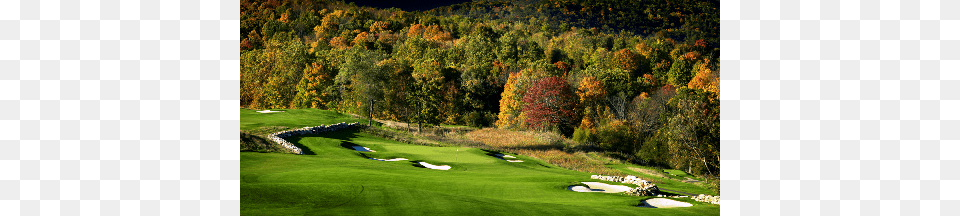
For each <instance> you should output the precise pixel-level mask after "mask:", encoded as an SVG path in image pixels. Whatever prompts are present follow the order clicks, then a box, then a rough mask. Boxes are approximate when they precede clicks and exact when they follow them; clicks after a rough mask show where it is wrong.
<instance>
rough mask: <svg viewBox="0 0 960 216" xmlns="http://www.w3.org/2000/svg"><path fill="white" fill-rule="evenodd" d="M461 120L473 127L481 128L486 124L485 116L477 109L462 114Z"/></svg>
mask: <svg viewBox="0 0 960 216" xmlns="http://www.w3.org/2000/svg"><path fill="white" fill-rule="evenodd" d="M463 121H464V122H465V123H466V124H467V126H470V127H475V128H483V126H486V125H487V118H486V116H485V115H484V114H483V113H481V112H478V111H473V112H470V113H467V114H466V115H464V116H463Z"/></svg>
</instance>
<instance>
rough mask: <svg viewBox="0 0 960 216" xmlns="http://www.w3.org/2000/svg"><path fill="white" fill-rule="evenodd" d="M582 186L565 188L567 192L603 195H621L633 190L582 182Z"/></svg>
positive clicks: (618, 186) (619, 186)
mask: <svg viewBox="0 0 960 216" xmlns="http://www.w3.org/2000/svg"><path fill="white" fill-rule="evenodd" d="M583 184H585V185H587V187H584V186H570V187H567V190H571V191H576V192H603V193H621V192H626V191H629V190H630V189H633V188H631V187H628V186H623V185H609V184H604V183H600V182H584V183H583Z"/></svg>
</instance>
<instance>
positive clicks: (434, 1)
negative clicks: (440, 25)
mask: <svg viewBox="0 0 960 216" xmlns="http://www.w3.org/2000/svg"><path fill="white" fill-rule="evenodd" d="M344 2H347V3H350V2H353V3H354V4H356V5H357V6H367V7H376V8H391V7H395V8H399V9H401V10H405V11H418V10H430V9H433V8H436V7H440V6H447V5H452V4H459V3H463V2H470V0H454V1H447V0H360V1H350V0H344Z"/></svg>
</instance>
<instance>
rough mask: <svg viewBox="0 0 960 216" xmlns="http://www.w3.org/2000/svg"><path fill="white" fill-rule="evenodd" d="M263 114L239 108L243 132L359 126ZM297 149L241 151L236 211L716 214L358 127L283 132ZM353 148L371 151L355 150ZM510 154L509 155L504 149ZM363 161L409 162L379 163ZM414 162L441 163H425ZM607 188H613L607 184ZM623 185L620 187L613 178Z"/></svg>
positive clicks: (323, 116) (329, 115)
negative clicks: (584, 188) (652, 204)
mask: <svg viewBox="0 0 960 216" xmlns="http://www.w3.org/2000/svg"><path fill="white" fill-rule="evenodd" d="M285 111H286V112H279V113H268V114H261V113H256V112H254V111H253V110H246V109H242V110H241V130H254V129H256V128H259V127H266V126H286V127H291V128H296V127H302V126H316V125H320V124H332V123H338V122H344V121H348V122H363V123H366V121H365V120H360V119H350V117H349V116H347V115H341V114H338V113H336V112H333V111H326V110H314V109H306V110H285ZM287 140H288V141H290V142H292V143H295V144H296V145H298V146H299V147H300V148H302V149H303V150H304V153H305V154H303V155H295V154H283V153H258V152H241V153H240V156H241V160H240V177H241V184H240V197H241V201H240V202H241V204H240V213H241V215H719V212H720V207H719V206H718V205H712V204H707V203H701V202H696V201H693V200H691V199H676V200H678V201H683V202H688V203H691V204H693V206H692V207H686V208H669V209H656V208H640V207H637V205H638V204H639V203H641V202H642V200H644V199H648V198H651V197H637V196H628V195H624V194H609V193H579V192H573V191H569V190H567V188H568V187H569V186H571V185H577V184H579V183H580V182H590V181H597V180H591V179H590V175H591V174H592V173H584V172H577V171H572V170H568V169H564V168H561V167H557V166H554V165H551V164H547V163H544V162H542V161H541V160H538V159H535V158H530V157H526V156H523V155H516V157H517V159H518V160H523V161H524V162H521V163H510V162H507V161H504V160H501V159H499V158H497V157H494V156H492V155H493V154H495V153H496V152H488V151H485V150H483V149H477V148H465V147H428V146H420V145H411V144H404V143H399V142H395V141H392V140H386V139H382V138H379V137H374V136H372V135H368V134H365V133H362V132H360V131H359V130H355V129H351V130H343V131H337V132H332V133H325V134H315V135H306V136H299V137H292V138H288V139H287ZM353 145H359V146H363V147H367V148H369V149H371V150H375V152H359V151H356V150H354V149H353V148H350V146H353ZM511 155H513V154H512V153H511ZM368 158H382V159H391V158H407V159H409V160H403V161H378V160H371V159H368ZM419 162H427V163H430V164H433V165H449V166H450V167H452V168H451V169H450V170H435V169H427V168H423V167H422V166H419V164H418V163H419ZM605 183H608V184H619V183H613V182H605ZM620 185H625V184H620Z"/></svg>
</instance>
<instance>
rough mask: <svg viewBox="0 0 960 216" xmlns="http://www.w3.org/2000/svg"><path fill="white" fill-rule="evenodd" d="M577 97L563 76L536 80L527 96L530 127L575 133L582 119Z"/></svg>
mask: <svg viewBox="0 0 960 216" xmlns="http://www.w3.org/2000/svg"><path fill="white" fill-rule="evenodd" d="M577 99H578V98H577V95H576V94H574V92H573V89H571V88H570V85H568V84H567V83H566V82H564V81H563V79H561V78H559V77H553V76H551V77H545V78H543V79H540V80H538V81H537V82H534V83H533V84H532V85H531V86H530V88H528V89H527V92H526V94H525V95H524V96H523V102H524V103H525V105H524V106H523V113H524V115H525V116H526V123H527V127H529V128H531V129H537V130H545V129H552V128H554V127H556V128H557V129H559V130H560V132H562V133H563V134H567V135H569V134H572V133H573V128H575V127H576V126H577V125H578V124H579V120H580V116H579V114H578V113H577V112H576V109H577V102H578V100H577Z"/></svg>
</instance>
